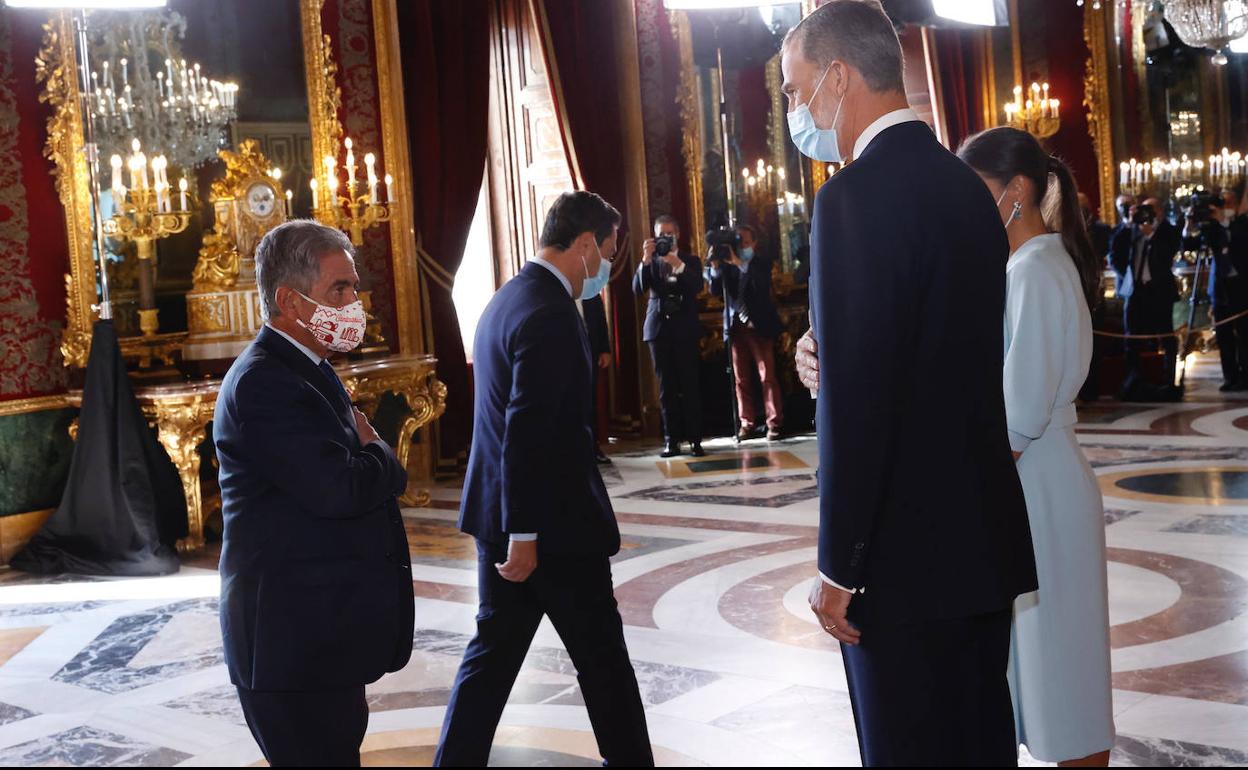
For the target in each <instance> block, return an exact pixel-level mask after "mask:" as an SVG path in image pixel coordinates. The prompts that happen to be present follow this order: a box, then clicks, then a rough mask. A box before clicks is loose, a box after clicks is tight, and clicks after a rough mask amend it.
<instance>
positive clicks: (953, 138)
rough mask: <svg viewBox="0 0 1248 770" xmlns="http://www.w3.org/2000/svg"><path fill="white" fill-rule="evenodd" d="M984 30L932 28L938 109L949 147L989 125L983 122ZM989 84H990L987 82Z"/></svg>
mask: <svg viewBox="0 0 1248 770" xmlns="http://www.w3.org/2000/svg"><path fill="white" fill-rule="evenodd" d="M982 36H983V33H982V32H980V31H979V30H960V29H937V30H932V39H933V41H934V43H935V54H934V55H935V58H936V61H935V65H936V68H937V72H938V73H940V89H939V90H940V94H939V99H940V109H941V117H942V118H943V119H944V123H945V130H946V137H945V138H946V141H947V142H948V144H949V149H951V150H957V149H958V145H960V144H962V140H963V139H966V138H967V137H968V136H970V135H971V134H974V133H977V132H979V131H982V130H983V129H985V128H988V126H987V125H985V124H984V86H985V80H986V78H987V76H988V74H987V72H986V68H985V67H984V59H983V48H982ZM990 87H992V86H990Z"/></svg>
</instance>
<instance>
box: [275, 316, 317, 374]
mask: <svg viewBox="0 0 1248 770" xmlns="http://www.w3.org/2000/svg"><path fill="white" fill-rule="evenodd" d="M265 326H267V327H269V328H270V329H272V330H273V331H275V332H277V333H278V334H280V335H282V336H283V337H284V338H286V341H287V342H289V343H290V344H292V345H294V346H295V347H296V348H297V349H298V350H299V352H301V353H303V354H304V355H305V356H307V357H308V360H310V361H311V362H312V365H313V366H320V365H321V362H322V361H324V360H325V359H323V358H321V357H320V356H318V355H317V354H316V351H314V350H312V348H310V347H308V346H307V345H305V344H303V343H302V342H300V341H299V340H297V339H295V338H294V337H292V336H290V335H289V334H287V333H286V332H284V331H282V330H281V329H279V328H277V327H276V326H274V325H273V324H270V323H266V324H265Z"/></svg>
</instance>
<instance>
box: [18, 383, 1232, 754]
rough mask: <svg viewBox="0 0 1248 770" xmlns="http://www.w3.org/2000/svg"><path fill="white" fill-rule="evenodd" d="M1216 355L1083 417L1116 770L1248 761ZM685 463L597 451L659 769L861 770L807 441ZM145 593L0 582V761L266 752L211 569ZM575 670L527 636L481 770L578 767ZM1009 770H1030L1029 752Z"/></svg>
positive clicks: (454, 545)
mask: <svg viewBox="0 0 1248 770" xmlns="http://www.w3.org/2000/svg"><path fill="white" fill-rule="evenodd" d="M1215 377H1216V362H1215V361H1212V360H1202V361H1200V362H1198V363H1197V364H1196V366H1195V367H1194V371H1193V372H1192V373H1190V374H1189V383H1191V384H1192V386H1193V387H1192V388H1191V393H1190V394H1189V398H1188V400H1187V401H1185V402H1184V403H1182V404H1170V405H1147V404H1131V405H1125V404H1119V403H1115V402H1103V403H1102V404H1097V405H1095V406H1092V407H1085V408H1082V409H1081V410H1080V415H1081V422H1080V425H1079V426H1078V431H1079V434H1080V440H1081V442H1082V443H1083V444H1084V447H1085V449H1086V451H1087V453H1088V456H1089V458H1090V459H1091V460H1092V462H1093V465H1094V466H1095V467H1096V470H1097V473H1098V474H1099V476H1100V480H1101V486H1102V489H1103V491H1104V494H1105V501H1106V515H1105V525H1106V532H1107V538H1108V543H1109V546H1110V552H1109V558H1110V564H1109V578H1110V592H1111V601H1110V605H1111V622H1112V624H1113V633H1112V643H1113V648H1114V649H1113V670H1114V687H1115V690H1114V703H1115V712H1116V715H1117V716H1116V719H1117V725H1118V730H1119V733H1120V735H1119V738H1118V743H1117V746H1116V747H1115V750H1114V755H1113V763H1114V764H1116V765H1134V766H1225V765H1245V764H1248V400H1243V401H1238V400H1233V399H1227V398H1222V397H1220V396H1219V395H1218V394H1217V393H1216V388H1215V387H1214V386H1215V385H1216V380H1215V379H1214V378H1215ZM708 449H710V451H711V452H712V454H711V456H710V457H708V458H705V459H704V460H700V461H692V460H691V458H686V459H684V460H673V461H661V460H659V459H658V458H657V457H656V455H655V454H654V449H653V447H643V446H634V445H627V446H626V445H619V446H615V447H613V450H614V451H613V452H612V454H613V456H614V458H615V464H614V465H613V466H612V467H610V468H609V469H608V470H607V472H606V473H605V476H606V478H607V482H608V485H609V487H610V490H611V494H612V498H613V500H614V502H615V505H616V509H617V511H618V515H619V519H620V523H621V530H622V532H623V535H624V541H625V545H624V548H623V550H622V552H621V554H620V555H619V557H618V558H617V559H616V561H615V566H614V572H615V579H616V585H617V594H618V598H619V603H620V609H621V612H622V614H623V616H624V620H625V623H626V632H627V634H628V640H629V646H630V650H631V652H632V655H633V658H634V665H635V667H636V670H637V674H638V678H639V680H640V682H641V688H642V695H643V698H644V700H645V703H646V706H647V709H648V718H649V724H650V730H651V735H652V738H653V741H654V745H655V748H656V757H657V759H658V760H659V762H660V763H661V764H666V765H738V766H743V765H762V766H801V765H834V766H836V765H855V764H857V763H858V753H857V746H856V742H855V738H854V731H853V723H852V717H851V714H850V708H849V702H848V699H847V696H846V692H845V678H844V673H843V669H842V667H841V661H840V659H839V657H840V656H839V652H838V650H837V648H836V646H835V645H834V644H832V643H830V641H829V639H828V638H827V637H826V636H825V635H823V634H822V633H821V632H820V630H819V628H818V626H816V625H815V623H814V622H813V618H812V617H811V615H810V612H809V610H808V608H807V607H806V606H805V601H804V600H805V596H806V592H807V589H808V586H809V581H810V580H811V578H812V576H813V567H812V564H813V560H814V554H815V535H816V519H817V517H816V490H815V479H814V464H815V461H816V451H815V450H816V447H815V443H814V441H813V439H812V438H811V437H798V438H794V439H790V440H787V441H784V442H781V443H779V444H775V445H768V444H766V443H765V442H762V441H757V442H750V443H748V444H747V445H745V446H743V447H742V448H740V449H738V448H736V447H734V446H733V445H731V444H730V443H724V442H718V443H717V442H711V443H709V444H708ZM458 499H459V489H458V488H457V487H455V486H453V485H450V486H444V487H442V488H439V489H438V490H436V491H435V494H434V501H433V503H432V504H431V505H430V506H429V507H427V508H422V509H411V510H408V511H406V512H405V514H404V515H405V517H406V521H407V528H408V532H409V540H410V542H411V546H412V554H413V562H414V577H415V581H416V582H415V588H416V595H417V599H416V617H417V626H418V628H417V632H416V637H415V647H416V652H415V654H414V655H413V657H412V661H411V663H410V664H409V665H408V666H407V668H405V669H404V670H403V671H401V672H399V673H396V674H393V675H390V676H387V677H385V678H384V679H382V680H381V681H379V682H377V683H376V684H375V685H373V686H371V687H370V688H369V699H370V702H371V705H372V718H371V721H370V725H369V735H368V738H367V740H366V742H365V744H364V751H365V756H364V761H365V763H366V764H370V765H420V764H428V762H429V760H430V759H431V757H432V747H433V744H434V743H435V742H436V738H437V727H438V725H439V724H440V723H441V720H442V714H443V710H444V708H445V704H446V701H447V697H448V687H449V686H450V684H451V681H452V677H453V675H454V672H455V668H456V665H457V664H458V662H459V656H460V653H461V652H462V650H463V647H464V644H465V642H466V641H467V639H468V635H469V634H470V633H471V632H472V628H473V616H474V613H475V607H474V602H475V589H474V584H475V573H474V571H473V558H474V549H473V546H472V543H471V541H470V540H469V539H468V538H466V537H464V536H462V535H460V534H459V533H457V532H456V530H455V528H454V519H455V510H456V508H457V505H458V502H457V501H458ZM196 563H197V564H198V565H199V566H188V567H187V568H185V569H184V570H183V572H182V573H181V574H180V575H178V576H174V577H170V578H164V579H159V580H130V581H84V580H78V579H73V578H61V579H58V580H56V581H52V582H51V583H38V582H35V581H31V580H29V579H27V578H25V577H24V576H21V575H18V574H15V573H7V574H3V575H0V765H50V764H54V765H79V766H81V765H173V764H181V765H187V766H233V765H250V764H255V763H257V762H259V761H261V756H260V753H259V750H258V749H257V748H256V746H255V744H254V742H253V741H252V739H251V737H250V735H249V734H248V732H247V729H246V727H245V726H244V724H243V720H242V715H241V713H240V711H239V708H238V704H237V701H236V699H235V696H234V693H233V690H232V689H231V688H230V686H229V683H228V680H227V678H226V674H225V670H224V667H223V665H222V660H221V645H220V638H219V632H218V629H217V623H216V614H215V612H216V600H215V595H216V592H217V587H218V586H217V578H216V574H215V572H214V571H213V569H212V568H211V567H212V558H211V556H208V557H206V558H203V559H200V560H198V561H197V562H196ZM596 761H597V753H596V749H595V745H594V741H593V737H592V734H591V733H590V731H589V721H588V719H587V717H586V714H585V711H584V708H583V705H582V701H581V697H580V693H579V691H578V689H577V685H576V679H575V675H574V671H573V669H572V666H571V664H570V662H569V660H568V658H567V655H566V654H565V653H564V651H563V650H562V648H561V646H560V644H559V640H558V638H557V637H556V636H555V634H554V632H553V630H552V629H550V628H549V627H548V626H543V628H542V629H541V631H540V632H539V634H538V639H537V642H536V644H535V646H534V649H533V650H532V652H531V654H530V656H529V658H528V661H527V662H526V665H525V669H524V672H523V673H522V675H521V678H520V681H519V682H518V684H517V687H516V689H515V691H514V693H513V695H512V698H511V702H510V705H509V706H508V708H507V711H506V713H505V714H504V717H503V726H502V728H501V729H500V731H499V734H498V737H497V741H496V743H495V748H494V753H493V757H492V762H493V763H494V764H496V765H516V764H519V765H571V766H578V765H591V764H595V763H596ZM1023 761H1024V763H1025V764H1037V763H1035V762H1034V761H1032V760H1031V759H1030V758H1029V757H1026V756H1025V755H1024V757H1023Z"/></svg>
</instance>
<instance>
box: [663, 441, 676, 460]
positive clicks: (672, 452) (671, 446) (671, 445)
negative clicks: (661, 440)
mask: <svg viewBox="0 0 1248 770" xmlns="http://www.w3.org/2000/svg"><path fill="white" fill-rule="evenodd" d="M678 454H680V442H679V441H669V442H667V443H666V444H664V445H663V451H662V452H660V453H659V457H675V456H676V455H678Z"/></svg>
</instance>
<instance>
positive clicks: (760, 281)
mask: <svg viewBox="0 0 1248 770" xmlns="http://www.w3.org/2000/svg"><path fill="white" fill-rule="evenodd" d="M737 237H738V238H739V244H740V245H739V247H738V248H734V247H733V246H731V245H724V246H723V247H722V251H721V249H712V251H711V253H710V254H709V255H708V256H707V266H706V280H707V281H708V282H709V283H710V285H711V293H712V294H718V295H720V296H722V297H723V298H724V303H725V304H726V305H727V306H728V314H727V315H726V316H725V319H724V337H725V338H726V339H730V340H731V341H732V371H733V376H734V377H735V378H736V387H737V408H738V410H739V413H740V415H741V430H740V432H739V433H738V434H737V438H738V439H739V440H741V441H745V440H747V439H750V438H754V437H755V436H756V435H757V430H758V425H759V421H758V414H757V412H756V410H755V408H754V398H755V392H754V371H755V370H757V372H758V378H759V380H760V381H761V382H762V384H763V402H764V404H765V405H766V410H767V440H768V441H775V440H777V439H779V438H780V428H781V426H782V424H783V423H784V395H783V393H781V391H780V381H779V379H777V377H776V337H778V336H780V331H781V329H782V327H781V324H780V314H779V313H777V312H776V305H775V302H774V301H773V300H772V298H771V265H772V261H771V259H770V258H769V257H767V256H766V255H764V254H761V253H759V250H758V243H757V239H756V238H755V233H754V228H752V227H750V226H749V225H742V226H740V227H738V228H737Z"/></svg>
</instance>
